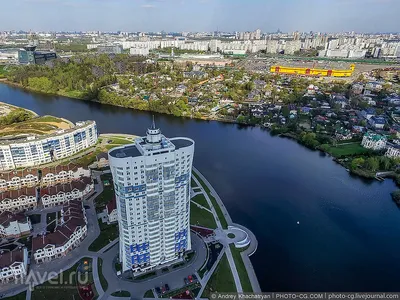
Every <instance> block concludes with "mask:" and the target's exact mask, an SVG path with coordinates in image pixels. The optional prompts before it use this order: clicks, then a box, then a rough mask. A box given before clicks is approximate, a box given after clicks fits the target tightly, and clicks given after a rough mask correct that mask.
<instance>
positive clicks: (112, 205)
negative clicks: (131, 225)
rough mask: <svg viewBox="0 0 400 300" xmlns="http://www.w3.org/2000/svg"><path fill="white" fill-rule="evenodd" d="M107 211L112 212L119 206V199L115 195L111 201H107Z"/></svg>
mask: <svg viewBox="0 0 400 300" xmlns="http://www.w3.org/2000/svg"><path fill="white" fill-rule="evenodd" d="M106 207H107V213H108V214H111V212H112V211H113V210H114V209H116V208H117V200H116V199H115V196H114V197H113V198H112V199H111V201H110V202H108V203H107V206H106Z"/></svg>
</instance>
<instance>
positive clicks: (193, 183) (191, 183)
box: [190, 178, 197, 187]
mask: <svg viewBox="0 0 400 300" xmlns="http://www.w3.org/2000/svg"><path fill="white" fill-rule="evenodd" d="M190 185H191V186H192V187H197V183H196V181H194V180H193V178H192V179H191V180H190Z"/></svg>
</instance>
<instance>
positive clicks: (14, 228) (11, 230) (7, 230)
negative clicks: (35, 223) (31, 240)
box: [0, 211, 32, 238]
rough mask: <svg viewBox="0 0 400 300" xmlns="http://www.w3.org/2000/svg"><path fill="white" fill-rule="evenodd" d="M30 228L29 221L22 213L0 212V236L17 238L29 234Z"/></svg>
mask: <svg viewBox="0 0 400 300" xmlns="http://www.w3.org/2000/svg"><path fill="white" fill-rule="evenodd" d="M31 230H32V225H31V221H30V220H29V218H28V217H27V216H25V215H24V214H22V213H17V214H13V213H11V212H9V211H6V212H3V213H2V214H0V236H1V237H5V238H17V237H20V236H24V235H29V234H30V233H31Z"/></svg>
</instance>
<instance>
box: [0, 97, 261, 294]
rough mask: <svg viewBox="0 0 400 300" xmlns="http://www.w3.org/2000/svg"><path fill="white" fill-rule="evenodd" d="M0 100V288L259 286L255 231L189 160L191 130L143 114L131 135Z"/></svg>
mask: <svg viewBox="0 0 400 300" xmlns="http://www.w3.org/2000/svg"><path fill="white" fill-rule="evenodd" d="M0 111H1V117H0V123H1V124H2V126H1V127H0V128H1V129H0V132H1V143H0V165H1V167H0V169H1V171H0V197H1V201H0V235H1V240H0V297H1V298H7V299H49V298H53V297H56V298H57V299H79V298H81V299H88V300H90V299H95V298H97V299H115V298H116V297H118V298H128V299H131V298H134V299H141V298H170V297H178V298H185V299H191V298H195V297H204V298H208V297H209V296H210V293H211V292H215V291H233V292H236V291H237V292H252V291H256V292H260V291H261V290H260V287H259V284H258V281H257V278H256V276H255V273H254V270H253V268H252V265H251V262H250V259H249V256H250V255H251V254H253V253H254V252H255V251H256V248H257V240H256V238H255V236H254V235H253V234H252V233H251V232H250V231H249V230H248V229H247V228H245V227H243V226H241V225H238V224H235V223H233V222H232V220H231V218H230V217H229V214H228V212H227V211H226V209H225V207H224V205H223V203H222V201H221V199H220V198H219V196H218V194H217V193H216V191H215V190H214V189H213V188H212V186H211V185H210V184H209V183H208V181H207V180H206V178H204V177H203V175H202V174H201V173H200V172H199V171H197V170H196V169H195V168H194V167H193V166H192V162H193V155H194V151H195V141H193V140H191V139H189V138H186V137H176V138H170V139H168V138H166V137H165V136H164V135H162V134H161V131H160V129H158V128H157V127H156V124H155V122H154V119H153V122H152V123H151V120H149V129H148V130H147V131H146V134H145V135H144V136H143V137H136V136H131V135H123V134H120V135H110V134H101V135H99V134H98V131H97V126H96V122H94V121H83V122H77V123H76V124H73V123H71V122H70V121H68V120H65V119H61V118H57V117H52V116H38V115H37V114H35V113H34V112H32V111H28V110H25V109H22V108H19V107H15V106H11V105H8V104H5V103H2V104H1V105H0ZM63 278H64V279H63Z"/></svg>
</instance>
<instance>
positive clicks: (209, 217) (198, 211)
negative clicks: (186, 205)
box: [190, 203, 217, 229]
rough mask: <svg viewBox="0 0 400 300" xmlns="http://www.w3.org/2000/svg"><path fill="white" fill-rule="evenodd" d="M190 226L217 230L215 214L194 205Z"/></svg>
mask: <svg viewBox="0 0 400 300" xmlns="http://www.w3.org/2000/svg"><path fill="white" fill-rule="evenodd" d="M190 224H192V225H199V226H203V227H207V228H211V229H215V228H217V223H216V222H215V220H214V216H213V214H212V213H210V212H208V211H206V210H205V209H202V208H200V207H198V206H197V205H196V204H193V203H192V204H191V205H190Z"/></svg>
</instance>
